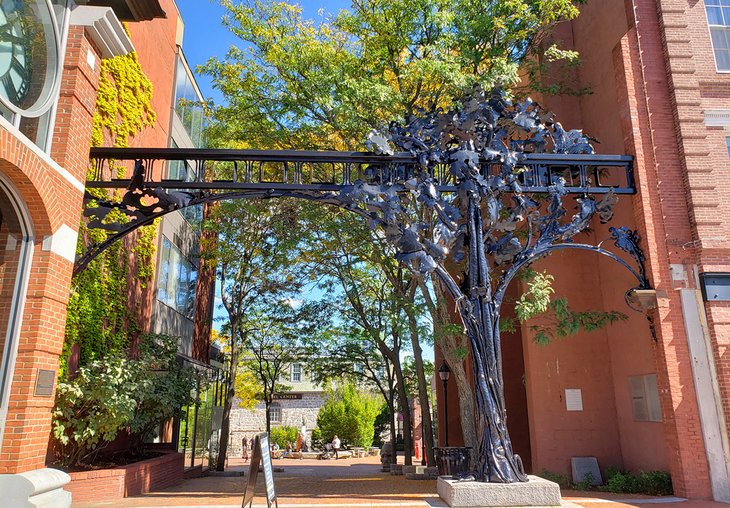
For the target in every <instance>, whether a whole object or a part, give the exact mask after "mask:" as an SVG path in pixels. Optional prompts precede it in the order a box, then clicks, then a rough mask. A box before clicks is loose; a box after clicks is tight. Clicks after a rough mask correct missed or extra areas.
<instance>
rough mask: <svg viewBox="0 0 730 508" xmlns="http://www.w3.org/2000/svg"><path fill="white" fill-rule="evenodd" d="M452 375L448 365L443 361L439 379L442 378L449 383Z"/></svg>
mask: <svg viewBox="0 0 730 508" xmlns="http://www.w3.org/2000/svg"><path fill="white" fill-rule="evenodd" d="M450 375H451V369H450V368H449V366H448V365H447V364H446V360H444V361H443V363H442V364H441V367H439V377H440V378H441V381H444V382H445V381H448V380H449V376H450Z"/></svg>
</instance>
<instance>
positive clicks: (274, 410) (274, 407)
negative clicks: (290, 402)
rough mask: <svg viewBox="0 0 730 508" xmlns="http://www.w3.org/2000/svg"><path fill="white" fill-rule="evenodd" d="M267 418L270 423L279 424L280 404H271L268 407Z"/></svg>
mask: <svg viewBox="0 0 730 508" xmlns="http://www.w3.org/2000/svg"><path fill="white" fill-rule="evenodd" d="M269 417H270V418H271V423H281V404H279V403H278V402H272V403H271V406H269Z"/></svg>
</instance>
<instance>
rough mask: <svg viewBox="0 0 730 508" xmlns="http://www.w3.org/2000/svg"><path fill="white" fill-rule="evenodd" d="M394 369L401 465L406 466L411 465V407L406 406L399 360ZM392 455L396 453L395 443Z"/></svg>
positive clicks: (404, 386)
mask: <svg viewBox="0 0 730 508" xmlns="http://www.w3.org/2000/svg"><path fill="white" fill-rule="evenodd" d="M393 366H394V367H395V369H394V370H395V377H396V379H397V381H398V386H397V390H398V400H399V402H400V412H401V414H402V415H403V464H404V465H406V466H411V465H413V432H412V430H411V407H410V405H409V404H408V393H407V392H406V384H405V379H404V378H403V370H402V369H401V366H400V359H399V358H398V359H397V361H396V362H393ZM393 453H396V450H395V443H394V448H393Z"/></svg>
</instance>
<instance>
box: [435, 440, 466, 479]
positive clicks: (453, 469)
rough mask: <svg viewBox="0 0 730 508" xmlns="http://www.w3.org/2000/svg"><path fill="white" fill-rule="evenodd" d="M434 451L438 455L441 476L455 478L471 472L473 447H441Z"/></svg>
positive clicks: (437, 463)
mask: <svg viewBox="0 0 730 508" xmlns="http://www.w3.org/2000/svg"><path fill="white" fill-rule="evenodd" d="M433 451H434V452H435V454H436V465H437V466H438V468H439V476H444V475H452V476H453V475H459V474H467V473H469V472H470V469H469V465H470V462H471V447H466V446H441V447H436V448H434V449H433Z"/></svg>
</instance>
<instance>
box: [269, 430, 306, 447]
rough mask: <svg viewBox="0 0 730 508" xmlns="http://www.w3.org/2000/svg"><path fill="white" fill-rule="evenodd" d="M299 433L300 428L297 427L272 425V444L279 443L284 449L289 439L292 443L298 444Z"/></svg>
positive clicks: (270, 440) (270, 439) (270, 437)
mask: <svg viewBox="0 0 730 508" xmlns="http://www.w3.org/2000/svg"><path fill="white" fill-rule="evenodd" d="M298 433H299V429H297V428H296V427H272V429H271V436H269V442H270V443H271V444H274V443H277V444H278V445H279V448H281V449H284V448H285V447H286V442H287V441H289V442H290V443H291V444H292V445H295V444H296V442H297V434H298Z"/></svg>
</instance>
